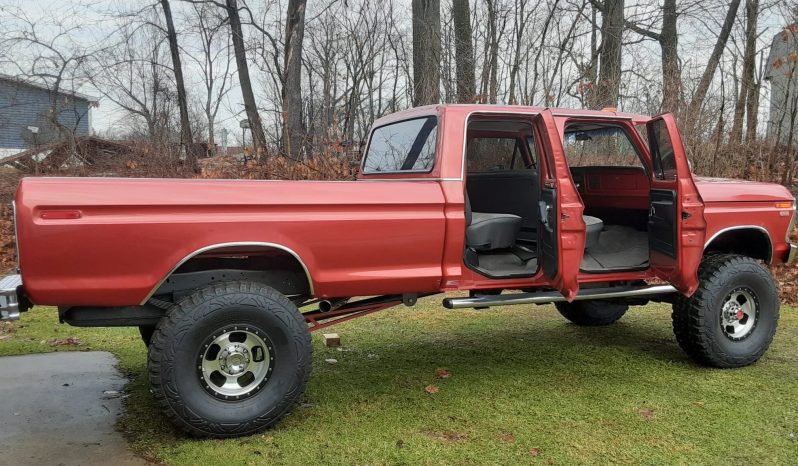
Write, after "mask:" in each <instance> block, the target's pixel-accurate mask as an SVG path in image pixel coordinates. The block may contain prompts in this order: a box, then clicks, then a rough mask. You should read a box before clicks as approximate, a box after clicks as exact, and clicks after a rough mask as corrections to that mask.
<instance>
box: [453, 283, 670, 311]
mask: <svg viewBox="0 0 798 466" xmlns="http://www.w3.org/2000/svg"><path fill="white" fill-rule="evenodd" d="M676 292H677V291H676V288H674V287H672V286H671V285H653V286H642V287H613V288H588V289H584V290H580V291H579V294H577V295H576V298H574V300H575V301H585V300H589V299H613V298H639V297H644V296H658V295H667V294H672V293H676ZM563 301H566V299H565V296H563V295H562V294H561V293H560V292H559V291H540V292H536V293H514V294H504V295H501V294H500V295H476V296H472V297H468V298H446V299H444V300H443V307H445V308H447V309H464V308H470V307H490V306H512V305H515V304H549V303H557V302H563Z"/></svg>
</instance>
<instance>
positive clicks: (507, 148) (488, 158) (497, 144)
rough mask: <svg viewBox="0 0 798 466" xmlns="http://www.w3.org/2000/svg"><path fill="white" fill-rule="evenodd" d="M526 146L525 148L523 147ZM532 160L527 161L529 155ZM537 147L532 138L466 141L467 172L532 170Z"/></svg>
mask: <svg viewBox="0 0 798 466" xmlns="http://www.w3.org/2000/svg"><path fill="white" fill-rule="evenodd" d="M524 145H526V147H524ZM527 154H530V155H531V156H532V160H530V159H529V155H527ZM536 154H537V145H536V144H535V140H534V138H533V137H532V136H529V137H527V138H525V139H520V138H515V137H475V138H472V139H470V140H469V141H468V148H467V151H466V161H467V164H468V172H469V173H475V172H489V171H502V170H532V169H534V168H535V162H536V160H535V156H536Z"/></svg>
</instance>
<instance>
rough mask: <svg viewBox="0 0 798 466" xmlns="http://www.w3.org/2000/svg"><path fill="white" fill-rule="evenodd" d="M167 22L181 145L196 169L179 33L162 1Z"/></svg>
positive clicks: (167, 7) (169, 10)
mask: <svg viewBox="0 0 798 466" xmlns="http://www.w3.org/2000/svg"><path fill="white" fill-rule="evenodd" d="M160 1H161V8H162V9H163V14H164V19H165V20H166V37H167V40H168V41H169V53H170V55H171V56H172V72H173V73H174V74H175V85H176V87H177V107H178V109H179V110H180V144H181V145H182V146H183V151H184V152H185V156H186V162H187V163H188V165H189V166H191V167H196V165H197V156H196V154H195V153H194V148H193V147H192V145H193V144H194V138H193V137H192V135H191V123H190V122H189V117H188V99H187V98H186V85H185V83H184V81H183V66H182V64H181V63H180V47H179V46H178V44H177V31H176V30H175V23H174V20H173V19H172V8H171V6H170V5H169V0H160Z"/></svg>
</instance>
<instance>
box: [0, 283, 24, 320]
mask: <svg viewBox="0 0 798 466" xmlns="http://www.w3.org/2000/svg"><path fill="white" fill-rule="evenodd" d="M21 294H22V276H21V275H7V276H5V277H3V278H1V279H0V320H17V319H19V313H20V304H19V303H20V295H21Z"/></svg>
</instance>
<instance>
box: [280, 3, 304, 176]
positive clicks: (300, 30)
mask: <svg viewBox="0 0 798 466" xmlns="http://www.w3.org/2000/svg"><path fill="white" fill-rule="evenodd" d="M306 2H307V0H290V1H289V2H288V12H287V14H286V19H285V66H284V67H283V68H284V70H285V71H284V73H285V77H284V78H283V95H282V97H283V144H284V145H285V152H286V153H287V154H289V156H290V157H291V158H293V159H294V160H299V159H300V158H302V147H303V145H304V141H305V128H304V124H303V121H302V41H303V40H304V36H305V4H306Z"/></svg>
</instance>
